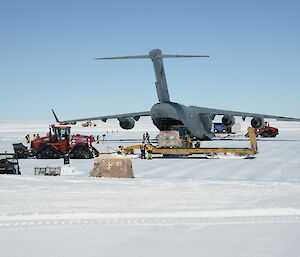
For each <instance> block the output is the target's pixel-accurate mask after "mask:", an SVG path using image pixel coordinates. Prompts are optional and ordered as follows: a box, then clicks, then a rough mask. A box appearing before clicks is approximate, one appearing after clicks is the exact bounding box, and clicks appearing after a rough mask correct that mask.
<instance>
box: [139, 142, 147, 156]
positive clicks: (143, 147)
mask: <svg viewBox="0 0 300 257" xmlns="http://www.w3.org/2000/svg"><path fill="white" fill-rule="evenodd" d="M140 149H141V159H146V144H145V143H144V142H142V143H141V145H140Z"/></svg>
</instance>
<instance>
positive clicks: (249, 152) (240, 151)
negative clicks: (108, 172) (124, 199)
mask: <svg viewBox="0 0 300 257" xmlns="http://www.w3.org/2000/svg"><path fill="white" fill-rule="evenodd" d="M248 133H249V139H250V147H248V148H159V147H153V154H163V155H171V154H178V155H192V154H208V155H210V154H219V153H223V154H225V155H226V154H228V153H232V154H236V155H245V156H254V155H256V154H257V153H258V148H257V141H256V135H255V134H254V132H253V128H248ZM120 149H121V150H122V151H123V152H124V154H132V153H134V150H135V149H140V145H133V146H127V147H122V146H121V147H120Z"/></svg>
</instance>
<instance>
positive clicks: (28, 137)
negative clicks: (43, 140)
mask: <svg viewBox="0 0 300 257" xmlns="http://www.w3.org/2000/svg"><path fill="white" fill-rule="evenodd" d="M38 138H40V135H39V134H33V140H36V139H38ZM25 139H26V143H27V144H29V143H30V135H29V134H27V135H26V136H25Z"/></svg>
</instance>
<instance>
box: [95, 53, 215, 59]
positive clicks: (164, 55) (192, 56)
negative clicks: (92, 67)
mask: <svg viewBox="0 0 300 257" xmlns="http://www.w3.org/2000/svg"><path fill="white" fill-rule="evenodd" d="M194 57H209V56H208V55H177V54H176V55H174V54H173V55H172V54H160V55H156V56H155V58H194ZM147 58H153V56H151V55H129V56H119V57H102V58H94V59H95V60H117V59H147Z"/></svg>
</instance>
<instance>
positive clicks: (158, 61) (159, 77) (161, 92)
mask: <svg viewBox="0 0 300 257" xmlns="http://www.w3.org/2000/svg"><path fill="white" fill-rule="evenodd" d="M190 57H192V58H193V57H209V56H207V55H170V54H162V53H161V50H160V49H153V50H151V51H150V52H149V55H134V56H121V57H105V58H95V59H96V60H116V59H148V58H149V59H151V60H152V62H153V67H154V71H155V77H156V82H155V86H156V91H157V96H158V100H159V102H161V103H167V102H170V96H169V91H168V85H167V80H166V75H165V70H164V64H163V58H190Z"/></svg>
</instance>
